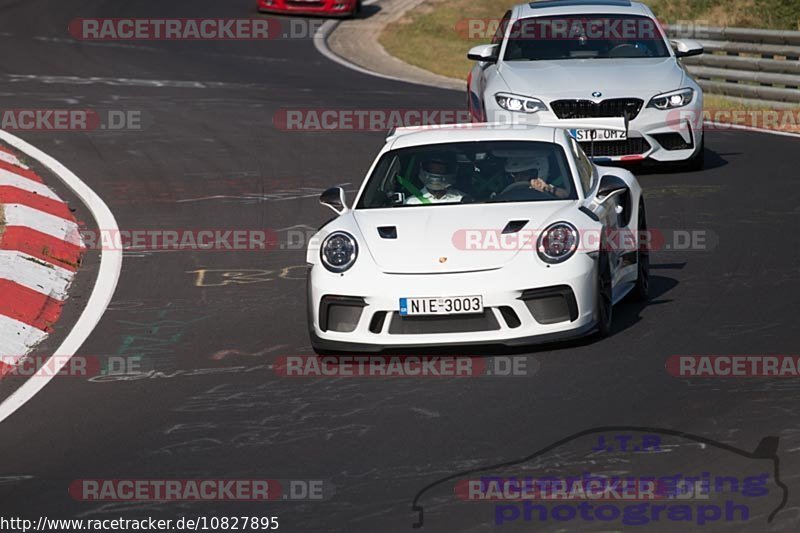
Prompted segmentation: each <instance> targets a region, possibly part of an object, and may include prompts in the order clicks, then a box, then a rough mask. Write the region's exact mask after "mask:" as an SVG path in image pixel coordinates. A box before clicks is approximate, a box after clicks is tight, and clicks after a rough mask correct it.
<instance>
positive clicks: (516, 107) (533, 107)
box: [494, 93, 547, 113]
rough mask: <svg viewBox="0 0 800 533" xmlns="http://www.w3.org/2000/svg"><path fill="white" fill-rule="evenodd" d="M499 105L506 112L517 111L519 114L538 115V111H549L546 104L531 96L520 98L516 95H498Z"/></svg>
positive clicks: (496, 97)
mask: <svg viewBox="0 0 800 533" xmlns="http://www.w3.org/2000/svg"><path fill="white" fill-rule="evenodd" d="M494 99H495V100H496V101H497V105H499V106H500V107H502V108H503V109H505V110H506V111H516V112H519V113H536V112H537V111H547V106H546V105H544V102H542V101H541V100H538V99H536V98H531V97H530V96H518V95H516V94H506V93H497V94H496V95H494Z"/></svg>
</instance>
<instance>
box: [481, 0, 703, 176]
mask: <svg viewBox="0 0 800 533" xmlns="http://www.w3.org/2000/svg"><path fill="white" fill-rule="evenodd" d="M702 53H703V47H702V46H701V45H700V44H699V43H697V42H696V41H690V40H674V41H672V42H670V41H669V40H667V37H666V35H665V34H664V32H663V30H662V28H661V26H660V25H659V23H658V21H657V20H656V18H655V15H653V12H652V11H651V10H650V8H648V7H647V6H646V5H644V4H642V3H641V2H633V1H630V0H542V1H536V2H530V3H525V4H519V5H518V6H515V7H514V8H513V9H511V10H509V11H508V12H507V13H506V14H505V15H504V16H503V18H502V19H501V21H500V22H499V25H498V28H497V32H496V33H495V36H494V38H493V39H492V42H491V44H485V45H481V46H477V47H474V48H473V49H472V50H470V51H469V53H468V57H469V58H470V59H473V60H475V61H476V63H475V66H474V67H473V69H472V71H471V72H470V75H469V79H468V81H467V86H468V88H467V90H468V105H469V109H470V111H471V113H472V115H473V116H474V117H475V120H476V121H477V122H500V121H506V122H526V121H527V122H538V121H540V120H544V121H547V122H551V121H553V120H561V119H581V118H597V117H625V118H626V119H627V120H628V121H629V123H630V127H629V130H630V131H629V132H618V131H613V130H606V131H600V132H596V133H595V135H596V136H597V141H598V142H596V143H595V144H594V146H593V149H594V153H591V154H589V155H590V156H591V157H592V158H593V159H595V160H596V161H600V158H605V160H606V161H638V160H644V159H647V160H650V161H655V162H658V163H664V164H666V163H673V164H675V163H676V164H680V165H681V166H683V167H685V168H687V169H689V170H699V169H701V168H702V166H703V146H704V143H703V119H702V117H703V113H702V111H703V91H702V89H701V88H700V86H699V85H698V84H697V82H695V80H693V79H692V77H691V76H690V75H689V73H688V72H687V71H686V69H685V68H684V67H683V65H682V64H681V58H683V57H688V56H694V55H698V54H702ZM571 133H572V135H573V136H575V137H576V138H577V139H578V141H579V142H580V143H581V145H582V146H584V147H585V148H587V147H588V141H589V138H588V135H589V133H590V132H589V131H587V130H581V129H574V130H573V131H572V132H571ZM628 133H630V135H629V134H628ZM587 150H588V148H587Z"/></svg>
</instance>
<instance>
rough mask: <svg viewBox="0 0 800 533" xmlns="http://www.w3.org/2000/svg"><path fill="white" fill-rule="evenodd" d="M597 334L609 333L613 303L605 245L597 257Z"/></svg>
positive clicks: (604, 335) (609, 268)
mask: <svg viewBox="0 0 800 533" xmlns="http://www.w3.org/2000/svg"><path fill="white" fill-rule="evenodd" d="M596 305H597V335H598V336H599V337H600V338H605V337H608V336H609V335H610V334H611V322H612V320H613V311H614V305H613V300H612V287H611V264H610V262H609V257H608V253H607V252H606V251H605V246H603V249H602V250H601V251H600V255H599V256H598V258H597V297H596Z"/></svg>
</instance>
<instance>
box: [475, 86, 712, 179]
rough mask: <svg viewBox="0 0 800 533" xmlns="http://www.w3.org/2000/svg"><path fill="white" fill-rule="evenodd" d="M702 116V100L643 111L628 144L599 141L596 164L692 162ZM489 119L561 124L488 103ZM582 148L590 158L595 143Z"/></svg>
mask: <svg viewBox="0 0 800 533" xmlns="http://www.w3.org/2000/svg"><path fill="white" fill-rule="evenodd" d="M702 116H703V100H702V98H696V99H695V100H694V101H693V102H692V103H691V104H689V105H688V106H685V107H683V108H680V109H677V110H669V111H664V110H660V109H654V108H649V107H642V109H641V111H640V112H639V114H638V115H637V116H636V118H635V119H633V120H631V121H630V122H629V124H628V140H627V141H595V143H594V155H595V157H594V160H595V162H597V163H603V162H618V161H631V162H633V161H642V160H644V159H651V160H654V161H658V162H662V163H668V162H680V161H686V160H688V159H691V158H692V156H694V155H695V154H696V153H697V152H698V151H699V150H700V149H701V148H702V144H703V143H702V140H703V127H702ZM486 119H487V121H488V122H500V123H506V124H519V123H530V124H537V123H539V122H540V121H547V123H548V124H550V123H551V122H552V123H556V124H557V123H558V121H559V118H558V117H557V116H556V114H555V113H553V111H551V110H549V109H548V111H540V112H538V113H535V114H526V113H511V112H509V111H506V110H504V109H502V108H500V107H499V106H497V105H496V104H495V105H493V106H492V105H489V103H488V102H487V110H486ZM581 146H582V147H583V149H584V151H585V152H586V153H587V154H589V152H590V148H591V143H588V142H581Z"/></svg>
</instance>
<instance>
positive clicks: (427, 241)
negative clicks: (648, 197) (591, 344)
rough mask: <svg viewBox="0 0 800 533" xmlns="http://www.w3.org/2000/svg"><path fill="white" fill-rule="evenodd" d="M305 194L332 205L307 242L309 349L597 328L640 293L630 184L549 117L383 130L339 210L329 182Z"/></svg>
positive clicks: (612, 124)
mask: <svg viewBox="0 0 800 533" xmlns="http://www.w3.org/2000/svg"><path fill="white" fill-rule="evenodd" d="M567 125H568V126H569V127H584V128H590V129H591V128H594V129H598V128H603V129H611V130H614V131H624V129H625V124H624V121H623V120H621V119H595V120H584V121H580V122H575V123H568V124H567ZM320 202H321V203H322V204H324V205H327V206H329V207H331V208H332V209H334V211H336V212H337V213H338V215H339V216H338V217H336V218H334V219H333V220H331V221H330V222H328V223H327V224H326V225H324V226H323V227H322V228H321V229H320V230H319V231H318V233H317V234H316V235H315V236H314V238H312V239H311V241H310V244H309V247H308V251H307V262H308V263H309V264H310V265H311V268H310V270H309V274H308V313H309V317H308V325H309V331H310V335H311V340H312V346H313V347H314V349H315V350H317V351H318V352H320V353H324V352H343V351H366V352H376V351H380V350H382V349H384V348H389V347H421V346H434V345H463V344H500V345H507V346H511V345H525V344H533V343H538V342H545V341H552V340H558V339H564V338H571V337H577V336H582V335H586V334H588V333H591V332H592V331H598V332H599V334H600V335H601V336H605V335H607V334H608V333H609V330H610V328H611V320H612V306H613V305H614V304H615V303H617V302H618V301H619V300H620V299H621V298H623V296H625V295H626V294H628V293H631V292H633V293H634V295H635V296H636V297H638V298H642V299H644V298H646V296H647V290H648V276H649V260H648V253H647V248H646V246H643V244H644V243H645V241H646V239H643V238H640V237H641V236H640V234H639V232H640V231H644V230H645V229H646V220H645V207H644V200H643V198H642V191H641V188H640V186H639V183H638V182H637V181H636V178H635V177H634V176H633V174H631V173H630V172H629V171H627V170H624V169H619V168H608V167H600V166H596V165H595V164H594V163H592V162H591V161H590V160H589V159H588V158H587V157H586V155H585V154H584V152H583V150H581V148H580V146H579V145H578V143H577V142H576V141H575V139H574V138H573V137H571V136H570V135H568V134H567V132H566V131H565V130H564V129H561V128H554V127H547V126H521V127H512V128H508V127H499V126H497V125H492V124H472V125H463V124H462V125H453V126H436V127H428V128H399V129H397V130H395V131H394V132H392V133H391V134H390V135H389V137H388V139H387V142H386V145H385V146H384V147H383V149H382V150H381V152H380V153H379V154H378V157H377V158H376V160H375V162H374V163H373V165H372V167H371V169H370V171H369V173H368V175H367V177H366V178H365V180H364V182H363V184H362V185H361V188H360V190H359V192H358V194H357V196H356V198H355V200H354V202H353V206H352V207H348V205H347V203H346V200H345V193H344V191H343V189H341V188H339V187H333V188H331V189H328V190H327V191H325V192H324V193H323V194H322V196H321V197H320Z"/></svg>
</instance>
